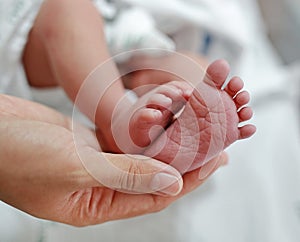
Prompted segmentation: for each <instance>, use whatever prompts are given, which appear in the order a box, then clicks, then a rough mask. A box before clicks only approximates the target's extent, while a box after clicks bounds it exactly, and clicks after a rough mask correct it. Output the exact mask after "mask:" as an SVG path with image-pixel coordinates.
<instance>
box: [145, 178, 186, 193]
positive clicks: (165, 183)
mask: <svg viewBox="0 0 300 242" xmlns="http://www.w3.org/2000/svg"><path fill="white" fill-rule="evenodd" d="M182 185H183V184H182V179H180V178H178V177H176V176H172V175H170V174H167V173H158V174H156V175H155V176H154V177H153V179H152V181H151V184H150V186H151V190H152V191H153V192H161V193H164V194H166V195H170V196H176V195H177V194H178V193H180V191H181V189H182Z"/></svg>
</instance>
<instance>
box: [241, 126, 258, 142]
mask: <svg viewBox="0 0 300 242" xmlns="http://www.w3.org/2000/svg"><path fill="white" fill-rule="evenodd" d="M255 132H256V127H255V126H254V125H252V124H247V125H245V126H243V127H240V128H239V133H240V135H239V139H247V138H249V137H251V136H252V135H253V134H254V133H255Z"/></svg>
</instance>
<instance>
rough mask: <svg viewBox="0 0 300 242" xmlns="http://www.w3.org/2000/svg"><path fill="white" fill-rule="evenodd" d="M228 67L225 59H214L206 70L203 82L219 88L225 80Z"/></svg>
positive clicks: (228, 70)
mask: <svg viewBox="0 0 300 242" xmlns="http://www.w3.org/2000/svg"><path fill="white" fill-rule="evenodd" d="M229 72H230V67H229V64H228V62H227V61H225V60H216V61H214V62H213V63H212V64H210V65H209V66H208V68H207V70H206V77H205V80H204V81H205V82H206V83H207V84H209V85H211V86H213V87H218V88H221V87H222V86H223V84H224V82H225V81H226V79H227V77H228V74H229Z"/></svg>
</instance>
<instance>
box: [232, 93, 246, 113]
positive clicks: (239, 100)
mask: <svg viewBox="0 0 300 242" xmlns="http://www.w3.org/2000/svg"><path fill="white" fill-rule="evenodd" d="M249 101H250V94H249V93H248V92H247V91H242V92H240V93H238V94H237V95H236V96H235V98H234V102H235V105H236V107H237V109H239V108H240V107H242V106H244V105H246V104H247V103H249Z"/></svg>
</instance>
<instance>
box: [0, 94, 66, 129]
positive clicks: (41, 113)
mask: <svg viewBox="0 0 300 242" xmlns="http://www.w3.org/2000/svg"><path fill="white" fill-rule="evenodd" d="M0 115H1V116H10V117H18V118H20V119H27V120H35V121H40V122H45V123H50V124H55V125H58V126H61V127H64V128H66V129H68V130H71V121H70V119H69V118H67V117H66V116H64V115H62V114H61V113H59V112H57V111H55V110H53V109H51V108H48V107H46V106H44V105H41V104H38V103H35V102H31V101H28V100H25V99H21V98H17V97H13V96H9V95H0Z"/></svg>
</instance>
